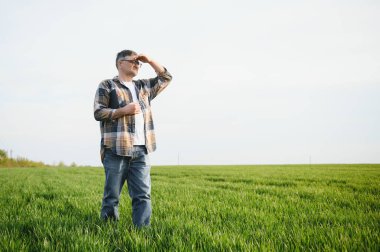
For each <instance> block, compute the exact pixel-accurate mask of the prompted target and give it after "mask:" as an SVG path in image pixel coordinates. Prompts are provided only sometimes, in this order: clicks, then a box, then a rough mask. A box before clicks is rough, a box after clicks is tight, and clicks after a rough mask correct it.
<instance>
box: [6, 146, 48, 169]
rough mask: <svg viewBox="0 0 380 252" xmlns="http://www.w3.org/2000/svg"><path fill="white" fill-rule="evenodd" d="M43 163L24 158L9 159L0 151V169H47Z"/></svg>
mask: <svg viewBox="0 0 380 252" xmlns="http://www.w3.org/2000/svg"><path fill="white" fill-rule="evenodd" d="M48 166H49V165H47V164H45V163H43V162H35V161H31V160H29V159H27V158H24V157H17V158H9V157H8V154H7V152H6V151H5V150H1V149H0V167H48Z"/></svg>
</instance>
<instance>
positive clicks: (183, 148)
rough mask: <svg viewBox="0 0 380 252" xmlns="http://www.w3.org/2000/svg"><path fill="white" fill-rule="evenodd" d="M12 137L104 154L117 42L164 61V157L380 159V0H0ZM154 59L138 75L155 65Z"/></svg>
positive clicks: (93, 159) (2, 140)
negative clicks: (106, 85) (98, 114)
mask: <svg viewBox="0 0 380 252" xmlns="http://www.w3.org/2000/svg"><path fill="white" fill-rule="evenodd" d="M0 6H1V8H0V55H1V59H0V89H1V92H0V120H1V121H0V149H3V150H6V151H8V152H9V153H10V151H12V156H13V157H18V156H19V157H26V158H28V159H31V160H35V161H43V162H45V163H48V164H57V163H59V162H64V163H66V164H71V163H72V162H75V163H76V164H78V165H93V166H101V162H100V155H99V148H100V129H99V123H98V122H97V121H95V120H94V117H93V100H94V96H95V92H96V88H97V86H98V84H99V83H100V82H101V81H102V80H104V79H109V78H112V77H114V76H116V75H117V70H116V68H115V63H114V61H115V57H116V54H117V52H119V51H121V50H124V49H132V50H134V51H136V52H138V53H145V54H147V55H149V56H150V57H151V58H153V59H155V60H156V61H158V62H159V63H161V64H162V65H164V66H165V67H166V68H167V69H168V71H169V72H170V73H171V74H172V75H173V81H172V83H171V84H170V85H169V86H168V87H167V89H166V90H164V91H163V92H162V93H161V94H160V95H159V96H158V97H157V98H156V99H155V100H154V101H153V102H152V110H153V117H154V122H155V128H156V138H157V150H156V152H154V153H152V154H151V162H152V165H178V164H180V165H186V164H298V163H299V164H309V163H312V164H317V163H380V99H379V98H380V71H379V70H380V29H379V24H380V1H370V0H361V1H353V0H342V1H339V0H326V1H325V0H320V1H315V0H311V1H274V0H273V1H255V0H250V1H248V0H235V1H223V0H212V1H207V0H202V1H200V0H192V1H174V0H162V1H150V0H147V1H125V0H124V1H112V0H110V1H100V0H98V1H96V0H95V1H73V0H65V1H47V0H46V1H43V0H36V1H26V0H19V1H4V0H0ZM154 76H155V73H154V71H153V70H152V69H151V68H150V66H149V65H147V64H144V65H143V66H142V68H141V70H140V73H139V75H138V76H137V77H136V78H150V77H154Z"/></svg>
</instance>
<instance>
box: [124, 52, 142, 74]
mask: <svg viewBox="0 0 380 252" xmlns="http://www.w3.org/2000/svg"><path fill="white" fill-rule="evenodd" d="M136 56H137V55H131V56H126V57H124V58H122V59H120V60H119V71H121V72H123V73H124V74H126V75H129V76H133V77H135V76H136V75H137V74H138V72H139V69H140V65H141V63H140V62H139V61H138V60H135V58H136Z"/></svg>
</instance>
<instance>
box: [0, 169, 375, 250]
mask: <svg viewBox="0 0 380 252" xmlns="http://www.w3.org/2000/svg"><path fill="white" fill-rule="evenodd" d="M151 174H152V204H153V216H152V226H151V227H150V228H148V229H141V230H137V229H135V228H134V227H133V225H132V219H131V205H130V204H131V202H130V199H129V196H128V193H127V190H126V187H124V190H123V192H122V198H121V205H120V209H119V210H120V217H121V219H120V221H119V222H117V223H103V222H102V221H100V219H99V210H100V205H101V197H102V193H103V183H104V174H103V169H100V168H37V169H36V168H34V169H25V168H3V169H0V184H1V191H0V202H1V209H0V210H1V211H0V227H1V228H0V250H1V251H8V250H11V251H44V250H47V251H145V250H156V251H166V250H172V251H193V250H198V251H199V250H200V251H256V250H259V251H262V250H275V251H283V250H292V251H293V250H299V251H304V250H350V251H358V250H359V251H363V250H366V251H379V250H380V165H364V164H363V165H311V166H309V165H270V166H269V165H268V166H180V167H174V166H173V167H153V168H152V171H151Z"/></svg>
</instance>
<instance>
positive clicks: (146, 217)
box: [100, 145, 152, 227]
mask: <svg viewBox="0 0 380 252" xmlns="http://www.w3.org/2000/svg"><path fill="white" fill-rule="evenodd" d="M103 165H104V170H105V175H106V179H105V185H104V195H103V201H102V209H101V212H100V217H101V218H102V219H104V220H107V219H114V220H118V219H119V211H118V206H119V199H120V193H121V189H122V188H123V185H124V182H125V181H127V184H128V192H129V196H130V197H131V199H132V221H133V224H134V225H135V226H137V227H142V226H148V225H150V216H151V214H152V207H151V202H150V164H149V157H148V154H147V150H146V148H145V146H143V145H142V146H141V145H140V146H134V147H133V155H132V157H123V156H118V155H116V154H114V153H113V152H112V151H111V150H110V149H108V148H106V149H105V153H104V161H103Z"/></svg>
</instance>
